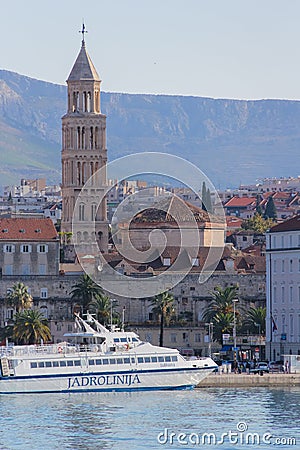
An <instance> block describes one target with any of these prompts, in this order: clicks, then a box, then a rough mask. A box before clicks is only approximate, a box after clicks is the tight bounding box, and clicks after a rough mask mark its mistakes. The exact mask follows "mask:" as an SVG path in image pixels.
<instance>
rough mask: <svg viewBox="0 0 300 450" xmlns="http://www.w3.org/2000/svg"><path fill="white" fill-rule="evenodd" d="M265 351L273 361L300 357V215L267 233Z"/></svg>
mask: <svg viewBox="0 0 300 450" xmlns="http://www.w3.org/2000/svg"><path fill="white" fill-rule="evenodd" d="M266 253H267V261H266V263H267V265H266V270H267V288H266V292H267V323H266V325H267V326H266V333H267V334H266V350H267V356H268V357H269V358H270V359H271V360H280V359H281V358H282V355H284V354H296V355H300V216H295V217H293V218H291V219H289V220H287V221H285V222H282V223H280V224H278V225H275V226H274V227H272V228H271V229H270V231H269V232H268V233H267V242H266Z"/></svg>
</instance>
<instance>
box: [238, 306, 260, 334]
mask: <svg viewBox="0 0 300 450" xmlns="http://www.w3.org/2000/svg"><path fill="white" fill-rule="evenodd" d="M243 328H245V330H247V331H250V332H251V333H254V334H257V333H260V334H265V333H266V307H262V306H259V307H257V308H250V309H249V310H248V311H247V312H246V317H245V320H244V321H243Z"/></svg>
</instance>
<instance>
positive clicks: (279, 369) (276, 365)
mask: <svg viewBox="0 0 300 450" xmlns="http://www.w3.org/2000/svg"><path fill="white" fill-rule="evenodd" d="M269 369H270V372H271V373H283V372H284V365H283V363H282V362H281V361H272V362H270V363H269Z"/></svg>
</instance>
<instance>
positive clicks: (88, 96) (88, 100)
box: [87, 91, 92, 112]
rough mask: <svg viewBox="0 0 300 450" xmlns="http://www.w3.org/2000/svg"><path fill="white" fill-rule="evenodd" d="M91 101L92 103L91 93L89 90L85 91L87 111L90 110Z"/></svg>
mask: <svg viewBox="0 0 300 450" xmlns="http://www.w3.org/2000/svg"><path fill="white" fill-rule="evenodd" d="M91 103H92V95H91V92H90V91H89V92H88V93H87V112H91V111H92V108H91Z"/></svg>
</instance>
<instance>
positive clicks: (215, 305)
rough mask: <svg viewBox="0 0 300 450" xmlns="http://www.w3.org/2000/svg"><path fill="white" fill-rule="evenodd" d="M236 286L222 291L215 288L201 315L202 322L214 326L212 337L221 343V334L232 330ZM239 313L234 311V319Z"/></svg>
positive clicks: (218, 287)
mask: <svg viewBox="0 0 300 450" xmlns="http://www.w3.org/2000/svg"><path fill="white" fill-rule="evenodd" d="M237 291H238V286H228V287H226V288H225V289H222V288H221V287H220V286H216V287H215V289H214V290H213V292H211V295H212V297H213V298H212V300H211V302H210V304H209V305H208V307H207V308H206V309H205V311H204V314H203V320H204V321H206V322H209V323H210V322H212V323H213V324H214V336H215V338H216V339H217V340H218V341H219V342H220V343H222V334H223V333H228V332H229V331H231V330H232V329H233V322H234V314H233V300H234V299H236V298H237ZM238 316H239V311H236V318H238Z"/></svg>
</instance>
